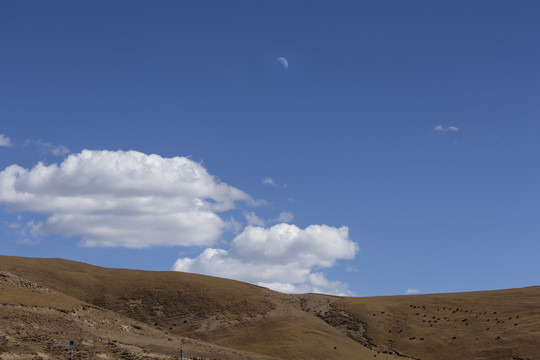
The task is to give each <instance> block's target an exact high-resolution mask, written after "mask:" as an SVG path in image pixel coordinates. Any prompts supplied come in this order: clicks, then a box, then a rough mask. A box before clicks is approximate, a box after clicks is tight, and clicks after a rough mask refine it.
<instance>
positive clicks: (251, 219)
mask: <svg viewBox="0 0 540 360" xmlns="http://www.w3.org/2000/svg"><path fill="white" fill-rule="evenodd" d="M244 217H245V218H246V221H247V223H248V224H249V225H257V226H264V224H265V223H264V220H263V219H261V218H260V217H258V216H257V215H256V214H255V213H254V212H246V213H244Z"/></svg>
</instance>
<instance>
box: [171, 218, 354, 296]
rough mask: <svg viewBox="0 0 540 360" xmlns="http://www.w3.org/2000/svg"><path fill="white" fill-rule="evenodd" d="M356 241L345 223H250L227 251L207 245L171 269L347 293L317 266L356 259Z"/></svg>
mask: <svg viewBox="0 0 540 360" xmlns="http://www.w3.org/2000/svg"><path fill="white" fill-rule="evenodd" d="M357 251H358V245H357V244H356V243H354V242H353V241H351V240H350V239H349V230H348V228H347V227H345V226H344V227H341V228H335V227H330V226H326V225H310V226H308V227H307V228H305V229H300V228H298V227H296V226H295V225H290V224H277V225H274V226H272V227H270V228H264V227H258V226H247V227H246V228H245V229H244V231H242V232H241V233H240V234H239V235H237V236H236V237H235V238H234V239H233V240H232V242H231V244H230V249H229V250H224V249H213V248H207V249H206V250H204V251H203V252H202V254H200V255H199V256H197V257H195V258H180V259H178V260H177V261H176V263H175V264H174V266H173V270H176V271H186V272H195V273H200V274H205V275H212V276H220V277H226V278H231V279H236V280H241V281H246V282H250V283H254V284H258V285H261V286H266V287H270V288H271V289H275V290H278V291H284V292H292V293H299V292H303V293H305V292H319V293H327V294H341V295H346V294H349V292H348V290H347V286H346V285H345V284H343V283H341V282H336V281H330V280H327V279H326V278H325V277H324V275H323V274H322V273H321V272H320V271H317V272H313V270H314V269H322V268H329V267H332V266H334V264H335V262H336V261H337V260H339V259H352V258H354V256H355V255H356V252H357Z"/></svg>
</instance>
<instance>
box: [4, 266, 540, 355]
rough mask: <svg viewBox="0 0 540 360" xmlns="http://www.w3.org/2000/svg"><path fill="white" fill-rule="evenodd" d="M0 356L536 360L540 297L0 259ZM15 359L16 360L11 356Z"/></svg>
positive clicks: (531, 291) (529, 291)
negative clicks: (254, 281) (306, 287)
mask: <svg viewBox="0 0 540 360" xmlns="http://www.w3.org/2000/svg"><path fill="white" fill-rule="evenodd" d="M0 312H1V314H2V320H3V321H2V323H1V324H0V358H1V359H15V358H17V359H56V358H58V356H60V354H62V353H67V351H69V349H68V348H67V347H66V346H65V344H67V341H68V340H69V339H71V338H73V339H75V340H76V342H77V347H76V348H75V351H76V352H77V355H78V357H77V358H79V359H95V358H103V359H174V358H177V357H178V355H179V349H180V348H183V349H184V353H185V354H186V358H188V357H189V358H200V359H268V358H273V359H327V358H332V359H372V358H377V359H397V358H401V359H403V358H412V359H421V360H428V359H506V360H507V359H514V360H518V359H529V360H533V359H540V358H539V355H538V354H539V353H540V287H531V288H524V289H511V290H499V291H488V292H473V293H460V294H439V295H409V296H393V297H373V298H343V297H334V296H327V295H318V294H306V295H286V294H281V293H277V292H274V291H271V290H268V289H265V288H261V287H258V286H255V285H251V284H246V283H242V282H238V281H232V280H226V279H220V278H214V277H208V276H202V275H195V274H187V273H178V272H151V271H136V270H122V269H106V268H100V267H95V266H91V265H87V264H82V263H77V262H72V261H66V260H60V259H30V258H20V257H6V256H0ZM18 356H22V357H18Z"/></svg>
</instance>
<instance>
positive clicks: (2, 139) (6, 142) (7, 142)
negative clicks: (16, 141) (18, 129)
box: [0, 134, 13, 147]
mask: <svg viewBox="0 0 540 360" xmlns="http://www.w3.org/2000/svg"><path fill="white" fill-rule="evenodd" d="M0 146H5V147H9V146H13V144H12V143H11V139H10V138H8V137H7V136H5V135H4V134H0Z"/></svg>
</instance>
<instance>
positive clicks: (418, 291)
mask: <svg viewBox="0 0 540 360" xmlns="http://www.w3.org/2000/svg"><path fill="white" fill-rule="evenodd" d="M405 294H406V295H413V294H420V290H418V289H407V291H405Z"/></svg>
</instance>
